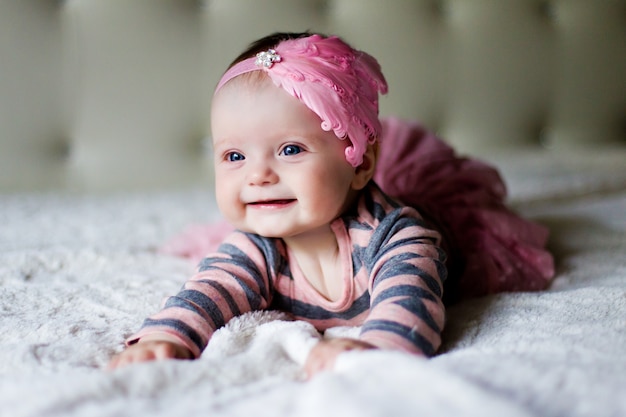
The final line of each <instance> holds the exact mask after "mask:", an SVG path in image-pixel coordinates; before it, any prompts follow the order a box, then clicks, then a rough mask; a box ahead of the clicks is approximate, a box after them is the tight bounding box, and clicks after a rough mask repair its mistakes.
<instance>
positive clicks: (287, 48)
mask: <svg viewBox="0 0 626 417" xmlns="http://www.w3.org/2000/svg"><path fill="white" fill-rule="evenodd" d="M250 71H264V72H265V73H266V74H267V75H268V76H269V77H270V79H271V80H272V81H273V83H274V84H275V85H276V86H278V87H281V88H283V89H284V90H285V91H286V92H288V93H289V94H291V95H292V96H293V97H295V98H297V99H298V100H300V101H301V102H302V103H304V104H305V105H306V106H307V107H308V108H309V109H310V110H311V111H313V112H314V113H315V114H317V115H318V116H319V118H320V119H321V120H322V123H321V127H322V129H323V130H325V131H330V130H332V131H333V132H334V133H335V135H336V136H337V137H338V138H340V139H345V138H349V139H350V142H351V146H349V147H347V148H346V160H347V161H348V162H349V163H350V164H351V165H352V166H355V167H356V166H358V165H360V164H361V163H362V162H363V154H364V153H365V150H366V148H367V145H368V143H373V142H375V141H376V140H377V139H378V137H379V136H380V133H381V129H382V127H381V123H380V120H379V119H378V94H379V93H381V94H385V93H387V82H386V81H385V77H384V76H383V74H382V72H381V70H380V65H379V64H378V62H377V61H376V59H374V58H373V57H372V56H371V55H369V54H367V53H365V52H362V51H358V50H355V49H353V48H352V47H350V45H348V44H346V43H345V42H344V41H342V40H341V39H340V38H339V37H337V36H331V37H328V38H325V37H322V36H320V35H317V34H316V35H311V36H309V37H306V38H299V39H290V40H285V41H282V42H280V43H279V44H278V45H277V46H276V47H275V48H274V49H273V50H270V51H266V52H261V53H260V54H258V55H257V57H252V58H248V59H245V60H243V61H241V62H239V63H237V64H235V65H233V66H232V67H231V68H230V69H229V70H228V71H226V73H225V74H224V75H223V76H222V79H221V80H220V82H219V83H218V85H217V87H216V89H215V92H216V93H217V91H219V90H220V89H221V88H222V86H223V85H224V84H226V83H227V82H228V81H230V80H232V79H233V78H235V77H237V76H239V75H241V74H244V73H247V72H250Z"/></svg>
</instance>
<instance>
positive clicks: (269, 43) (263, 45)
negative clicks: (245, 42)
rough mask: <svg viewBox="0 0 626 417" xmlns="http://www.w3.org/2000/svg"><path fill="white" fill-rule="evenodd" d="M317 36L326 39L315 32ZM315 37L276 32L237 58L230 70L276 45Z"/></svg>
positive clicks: (301, 33) (308, 33) (255, 43)
mask: <svg viewBox="0 0 626 417" xmlns="http://www.w3.org/2000/svg"><path fill="white" fill-rule="evenodd" d="M315 33H316V34H318V35H320V36H322V37H324V38H325V37H326V36H325V35H323V34H321V33H318V32H315ZM311 35H313V32H308V31H307V32H275V33H272V34H271V35H268V36H265V37H263V38H261V39H258V40H256V41H254V42H252V43H251V44H250V45H249V46H248V48H246V50H244V51H243V52H242V53H241V54H240V55H239V56H238V57H237V58H235V59H234V60H233V62H231V63H230V65H229V66H228V68H230V67H232V66H233V65H235V64H236V63H238V62H241V61H243V60H244V59H247V58H251V57H253V56H256V54H258V53H259V52H263V51H267V50H268V49H272V48H275V47H276V45H278V44H279V43H281V42H283V41H287V40H292V39H300V38H307V37H309V36H311Z"/></svg>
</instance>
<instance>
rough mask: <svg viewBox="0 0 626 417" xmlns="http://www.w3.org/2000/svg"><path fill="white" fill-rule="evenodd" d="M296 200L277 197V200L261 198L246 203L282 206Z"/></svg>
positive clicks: (257, 205)
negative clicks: (260, 199) (261, 199)
mask: <svg viewBox="0 0 626 417" xmlns="http://www.w3.org/2000/svg"><path fill="white" fill-rule="evenodd" d="M294 201H296V200H295V199H292V198H290V199H287V198H286V199H278V200H263V201H253V202H251V203H248V205H249V206H255V207H284V206H287V205H289V204H291V203H293V202H294Z"/></svg>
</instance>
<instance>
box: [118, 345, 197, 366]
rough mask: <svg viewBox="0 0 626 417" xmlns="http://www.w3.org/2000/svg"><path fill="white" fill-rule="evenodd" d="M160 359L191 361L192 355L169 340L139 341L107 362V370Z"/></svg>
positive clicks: (183, 347)
mask: <svg viewBox="0 0 626 417" xmlns="http://www.w3.org/2000/svg"><path fill="white" fill-rule="evenodd" d="M162 359H193V355H192V354H191V352H190V351H189V349H187V348H186V347H185V346H183V345H181V344H179V343H175V342H173V341H171V340H159V339H149V340H144V339H141V340H139V342H137V343H135V344H134V345H131V346H129V347H128V348H126V350H124V351H123V352H122V353H120V354H119V355H116V356H114V357H113V359H111V362H109V366H108V369H116V368H121V367H123V366H126V365H130V364H132V363H137V362H147V361H154V360H162Z"/></svg>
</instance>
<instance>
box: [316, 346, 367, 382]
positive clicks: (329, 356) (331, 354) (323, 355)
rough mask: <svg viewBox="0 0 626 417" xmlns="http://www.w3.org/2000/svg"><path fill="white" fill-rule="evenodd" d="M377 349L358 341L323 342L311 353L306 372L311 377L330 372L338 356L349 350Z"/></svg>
mask: <svg viewBox="0 0 626 417" xmlns="http://www.w3.org/2000/svg"><path fill="white" fill-rule="evenodd" d="M366 349H376V346H374V345H371V344H369V343H367V342H363V341H361V340H356V339H348V338H338V339H329V340H322V341H321V342H319V343H318V344H316V345H315V346H313V348H312V349H311V352H309V356H308V357H307V359H306V363H305V364H304V370H305V372H306V373H307V375H308V376H309V377H311V376H313V375H315V374H316V373H318V372H321V371H325V370H330V369H332V368H333V366H334V365H335V360H336V359H337V356H339V354H341V353H343V352H347V351H349V350H366Z"/></svg>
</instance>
